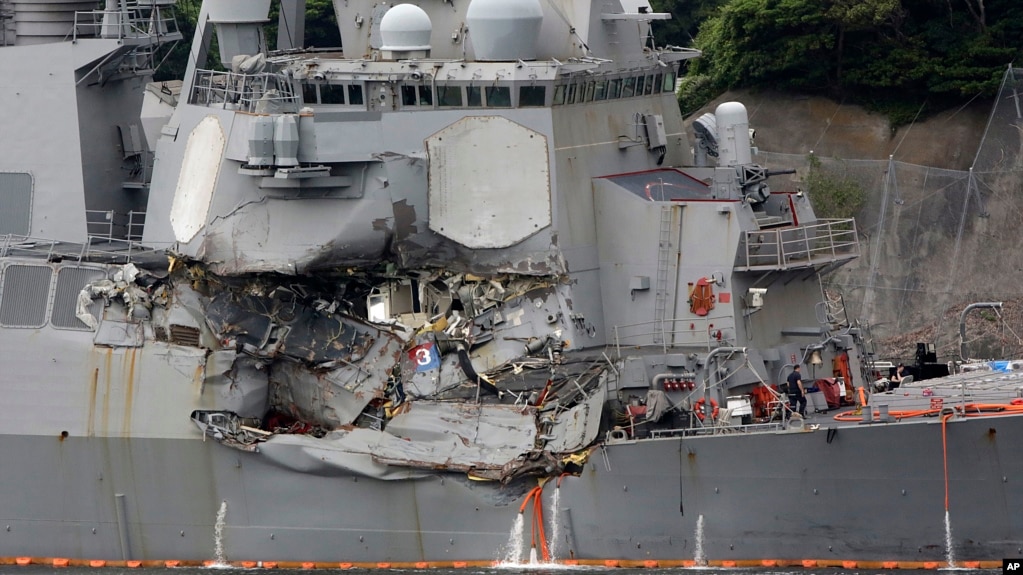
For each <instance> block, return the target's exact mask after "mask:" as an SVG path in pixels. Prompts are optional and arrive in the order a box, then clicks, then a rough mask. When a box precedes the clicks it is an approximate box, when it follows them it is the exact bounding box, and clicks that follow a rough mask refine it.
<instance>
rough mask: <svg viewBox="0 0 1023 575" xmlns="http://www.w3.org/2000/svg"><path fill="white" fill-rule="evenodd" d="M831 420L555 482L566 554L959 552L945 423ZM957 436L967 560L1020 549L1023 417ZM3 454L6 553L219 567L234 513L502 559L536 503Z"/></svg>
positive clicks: (629, 448)
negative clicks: (522, 515) (1017, 452)
mask: <svg viewBox="0 0 1023 575" xmlns="http://www.w3.org/2000/svg"><path fill="white" fill-rule="evenodd" d="M825 427H826V425H824V426H822V427H821V428H820V429H817V430H814V431H805V432H779V433H768V434H763V435H746V434H738V435H723V436H713V437H696V438H686V439H679V438H664V439H649V440H638V441H634V442H626V443H621V444H613V445H608V446H606V447H605V448H601V449H597V450H595V451H594V452H593V453H592V454H591V456H590V460H589V462H588V463H587V464H586V466H585V469H584V470H583V472H582V473H581V474H580V476H578V477H572V476H566V477H564V478H563V480H562V481H560V482H559V483H560V488H558V487H556V485H557V484H555V482H553V481H552V482H550V483H549V484H548V485H547V487H546V489H545V504H544V507H545V509H544V513H545V515H546V521H547V522H548V523H549V522H551V521H552V519H553V518H552V517H551V515H550V511H551V509H550V499H551V497H552V496H553V494H554V490H555V489H560V493H559V494H558V499H559V501H558V503H559V506H558V511H557V518H556V519H557V522H558V527H557V528H556V529H557V533H558V535H557V540H555V541H551V542H550V546H551V550H552V553H553V554H554V558H555V559H577V560H586V559H591V560H605V559H617V560H630V559H631V560H660V561H677V560H694V559H699V558H700V557H699V555H698V551H697V548H698V546H699V547H700V548H701V549H702V553H703V558H704V559H705V560H708V561H714V560H761V559H784V560H802V559H817V560H868V561H944V560H946V558H947V554H948V549H947V547H946V543H945V541H946V526H945V515H946V510H945V489H946V486H945V481H944V474H943V462H944V458H943V451H942V429H941V427H942V426H941V424H940V422H938V421H937V420H934V421H930V422H920V423H913V424H893V425H889V426H884V425H876V426H871V427H869V428H868V427H865V426H860V427H845V428H840V429H837V430H836V431H834V432H831V433H829V431H828V430H827V429H825ZM946 433H947V456H948V476H949V481H948V515H949V517H950V527H951V540H952V554H953V556H954V558H955V559H956V560H957V561H974V560H995V559H997V558H999V557H1008V556H1012V555H1015V554H1018V553H1019V551H1018V549H1019V547H1020V545H1021V541H1023V514H1021V513H1020V510H1021V509H1023V490H1021V489H1019V488H1018V487H1013V486H1014V485H1016V484H1017V483H1018V481H1019V478H1020V477H1023V463H1021V461H1020V459H1019V458H1018V457H1015V456H1014V450H1013V447H1012V446H1013V445H1014V444H1018V439H1019V438H1021V437H1023V419H1020V418H1018V417H991V418H979V419H969V420H964V421H958V422H952V423H949V424H948V426H947V431H946ZM829 439H830V441H829ZM0 452H2V453H0V459H2V461H4V465H3V466H2V467H0V470H2V471H0V474H2V475H0V477H2V480H3V484H4V485H9V486H17V488H16V489H6V490H4V491H3V494H2V495H0V522H2V523H3V525H4V526H5V532H4V533H3V534H2V537H0V556H7V557H11V556H36V557H50V556H55V555H56V556H70V557H74V558H81V559H108V560H120V559H137V560H182V561H202V560H210V559H213V558H214V557H216V544H217V536H216V527H217V514H218V510H220V506H221V504H222V502H226V513H224V515H223V525H222V535H221V536H220V537H221V544H222V545H223V555H224V557H225V558H226V559H227V560H231V561H243V560H244V561H322V562H414V561H480V560H483V561H489V560H503V559H505V558H506V557H507V556H508V553H509V552H510V551H509V549H507V546H508V544H509V540H510V538H511V537H510V536H511V532H512V528H513V525H514V524H515V518H516V515H517V514H518V513H519V509H520V505H521V503H522V501H523V500H524V498H525V491H526V487H524V486H521V485H520V486H515V485H512V486H507V487H494V486H493V485H488V484H485V483H476V482H470V481H468V480H466V479H465V478H464V477H461V478H460V477H458V476H456V475H448V476H446V477H440V476H438V477H430V478H424V479H419V480H407V481H380V480H373V479H368V478H355V477H322V476H316V475H310V474H300V473H294V472H290V471H285V470H283V469H281V468H279V467H276V466H273V465H268V464H266V463H265V462H264V461H263V460H262V459H261V457H260V456H259V454H249V453H242V452H238V451H235V450H230V449H228V448H226V447H223V446H221V445H219V444H216V443H214V442H203V441H202V440H200V439H181V440H162V439H128V438H125V439H115V438H73V437H72V438H67V439H64V440H60V439H59V438H55V437H38V436H37V437H28V436H15V435H8V436H6V437H5V438H4V441H3V447H2V448H0ZM864 454H869V455H867V456H864ZM852 502H855V504H853V503H852ZM530 513H532V511H531V508H530V509H527V514H530ZM701 527H702V528H701ZM698 531H702V541H698V540H697V533H698ZM122 532H123V538H122ZM793 533H799V534H800V536H799V537H798V538H794V537H792V534H793ZM547 534H548V536H551V535H552V529H551V527H548V529H547ZM525 539H526V541H527V542H528V541H529V540H530V533H529V528H528V527H527V528H526V533H525ZM124 544H126V545H127V547H126V548H125V547H124V546H123V545H124ZM527 546H528V543H527ZM522 559H525V556H523V557H522Z"/></svg>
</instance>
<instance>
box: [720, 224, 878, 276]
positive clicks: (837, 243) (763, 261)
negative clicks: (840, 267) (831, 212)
mask: <svg viewBox="0 0 1023 575" xmlns="http://www.w3.org/2000/svg"><path fill="white" fill-rule="evenodd" d="M859 255H860V244H859V237H858V235H857V233H856V220H854V219H851V218H850V219H844V220H820V221H819V222H818V223H816V224H812V225H808V226H797V227H790V228H779V229H771V230H756V231H748V232H745V234H744V235H743V237H742V238H741V245H740V248H739V257H738V260H739V261H738V262H736V266H735V269H736V271H751V270H783V269H793V268H805V267H811V266H816V265H826V264H829V263H835V262H840V261H844V260H851V259H854V258H857V257H859Z"/></svg>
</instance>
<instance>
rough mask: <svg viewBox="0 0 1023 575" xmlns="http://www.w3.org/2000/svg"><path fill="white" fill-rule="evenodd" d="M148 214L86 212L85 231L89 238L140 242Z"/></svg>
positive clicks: (112, 211) (133, 212)
mask: <svg viewBox="0 0 1023 575" xmlns="http://www.w3.org/2000/svg"><path fill="white" fill-rule="evenodd" d="M145 224H146V212H137V211H134V210H132V211H129V212H128V213H120V212H115V211H114V210H85V229H86V233H87V234H88V235H89V237H93V238H97V239H99V238H102V239H108V240H125V241H138V240H141V239H142V232H143V231H144V229H145Z"/></svg>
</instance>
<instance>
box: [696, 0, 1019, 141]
mask: <svg viewBox="0 0 1023 575" xmlns="http://www.w3.org/2000/svg"><path fill="white" fill-rule="evenodd" d="M1021 37H1023V3H1021V2H1019V1H1018V0H823V1H822V0H729V1H728V2H727V4H725V5H723V6H722V8H721V10H719V11H718V12H717V13H715V14H714V15H713V16H711V17H709V18H707V19H706V20H705V21H704V22H703V24H702V25H701V26H700V31H699V33H698V34H697V36H696V41H695V47H696V48H699V49H700V50H702V51H703V54H704V57H703V59H702V60H698V61H696V62H695V63H694V64H693V65H691V66H690V67H689V69H688V74H689V75H690V76H694V77H699V78H700V81H699V84H700V85H701V86H708V85H709V86H713V88H714V89H715V90H717V91H719V92H720V91H724V90H727V89H732V88H753V89H756V88H772V89H781V90H786V91H794V92H802V93H812V94H820V95H825V96H830V97H832V98H841V99H845V100H847V101H850V102H857V103H861V104H866V105H868V106H869V107H872V108H874V109H879V110H883V111H886V112H888V113H889V116H890V117H891V118H892V120H893V122H895V123H901V122H903V121H907V120H908V119H911V118H912V117H913V116H915V115H916V114H918V113H919V112H920V111H921V110H924V111H925V112H926V111H928V110H937V109H943V108H946V107H948V106H951V105H955V104H959V103H962V102H963V101H965V100H967V99H970V98H974V97H977V96H992V95H993V94H994V92H995V90H996V89H997V87H998V83H999V80H1000V79H1001V77H1002V74H1003V72H1004V70H1005V66H1006V65H1008V64H1009V63H1010V62H1012V61H1014V60H1018V59H1019V56H1021V55H1023V45H1021V43H1020V41H1019V39H1020V38H1021Z"/></svg>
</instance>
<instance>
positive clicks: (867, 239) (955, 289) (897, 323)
mask: <svg viewBox="0 0 1023 575" xmlns="http://www.w3.org/2000/svg"><path fill="white" fill-rule="evenodd" d="M1021 100H1023V71H1019V70H1015V69H1013V68H1009V70H1008V71H1007V72H1006V74H1005V79H1004V81H1003V83H1002V88H1001V91H1000V94H999V95H998V98H997V99H996V101H995V105H994V107H993V109H992V111H991V115H990V120H989V123H988V126H987V129H986V132H985V134H984V138H983V139H982V141H981V144H980V147H979V150H978V152H977V154H976V157H975V159H974V162H973V169H972V170H968V171H957V170H946V169H941V168H930V167H926V166H918V165H913V164H907V163H904V162H898V161H894V160H892V161H876V160H846V159H838V158H824V157H816V158H810V157H807V156H800V155H791V154H773V153H766V152H761V153H760V156H759V160H760V161H761V162H762V163H763V164H765V165H767V166H769V167H770V169H771V170H779V169H786V168H795V169H797V170H798V175H797V176H796V177H797V178H798V181H797V182H792V185H798V186H803V187H804V189H805V191H806V192H807V193H809V194H810V197H811V199H812V200H813V201H814V204H815V206H817V207H818V212H820V211H821V210H820V207H821V206H824V207H825V209H830V208H829V207H828V206H830V205H832V204H833V203H834V201H833V200H834V199H835V198H833V197H831V196H830V195H833V194H840V193H841V194H848V193H849V192H848V190H849V189H854V190H855V189H859V190H862V192H861V197H860V198H854V199H858V202H855V203H854V205H855V210H854V215H855V217H856V220H857V228H858V229H859V230H860V234H861V237H860V241H861V253H862V254H863V255H862V257H861V258H860V259H859V260H858V261H856V262H854V263H851V264H848V265H846V266H845V267H843V268H841V269H839V270H838V271H837V272H836V273H834V274H833V275H832V276H831V277H830V278H829V279H828V284H829V285H830V286H831V288H833V289H837V290H840V291H841V292H842V293H843V294H844V297H845V300H846V303H847V306H848V309H849V310H850V311H851V312H858V314H859V317H860V320H861V321H862V322H864V323H865V324H866V325H869V326H870V332H871V333H872V335H873V338H874V343H875V346H874V347H875V349H876V351H877V353H878V357H879V358H884V357H890V358H901V359H907V360H911V359H913V357H914V354H915V350H916V343H917V342H928V343H934V344H935V346H936V350H937V352H938V355H939V357H943V358H951V357H955V356H957V355H958V354H959V348H960V342H959V316H960V313H961V312H962V311H963V309H964V308H965V307H966V306H967V305H968V304H970V303H975V302H1003V307H1002V308H1001V309H988V310H983V311H980V312H973V313H971V314H969V316H968V322H967V324H966V332H967V334H966V339H967V354H968V355H970V356H972V357H999V356H1023V341H1021V339H1020V337H1019V336H1017V334H1023V241H1021V240H1020V236H1021V227H1023V153H1021V150H1023V119H1021V118H1023V102H1021ZM814 170H818V173H817V174H816V176H817V177H816V178H811V177H808V174H813V173H814ZM822 176H823V177H822ZM821 182H825V183H821ZM826 182H832V184H828V183H826ZM835 182H838V183H840V184H843V185H834V183H835ZM782 185H783V186H784V185H786V184H785V183H784V182H782ZM815 194H816V195H815ZM845 205H846V206H848V205H849V203H848V202H846V204H845ZM821 215H822V214H820V213H818V216H821ZM825 215H826V216H827V217H835V216H836V215H837V216H839V217H841V215H843V214H825ZM844 216H845V217H848V216H849V214H844ZM1017 300H1019V303H1018V302H1017Z"/></svg>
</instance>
